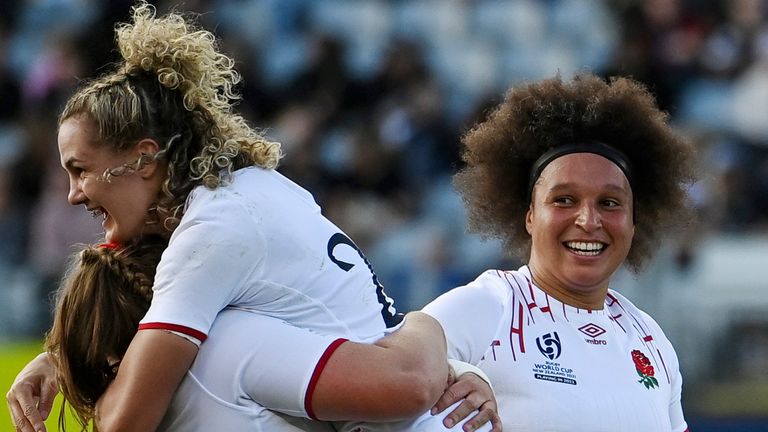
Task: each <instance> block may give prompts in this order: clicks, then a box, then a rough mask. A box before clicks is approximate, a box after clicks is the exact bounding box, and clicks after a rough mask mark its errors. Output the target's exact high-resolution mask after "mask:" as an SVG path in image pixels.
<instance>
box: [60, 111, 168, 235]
mask: <svg viewBox="0 0 768 432" xmlns="http://www.w3.org/2000/svg"><path fill="white" fill-rule="evenodd" d="M58 141H59V154H60V156H61V165H62V166H63V167H64V169H65V170H66V171H67V175H68V176H69V195H68V197H67V199H68V201H69V203H70V204H72V205H79V204H82V205H84V206H85V207H86V208H87V209H88V211H91V212H92V213H93V214H94V216H95V217H97V216H101V217H103V219H104V221H103V222H102V226H103V227H104V231H105V234H106V240H107V241H108V242H115V243H125V242H127V241H128V240H130V239H132V238H135V237H136V236H138V235H140V234H142V233H145V232H147V229H146V228H147V225H146V224H145V220H146V218H147V214H148V210H149V208H150V206H151V205H152V203H153V202H154V201H155V199H156V198H157V195H158V192H159V191H160V185H161V183H162V175H161V174H160V173H159V170H157V169H156V165H157V164H150V165H149V166H147V167H146V168H143V169H141V170H138V171H136V172H134V173H132V174H129V175H123V176H113V177H111V178H110V180H109V181H106V180H104V172H105V170H107V169H111V168H116V167H120V166H123V165H124V164H126V163H130V164H132V163H135V162H136V161H137V160H138V158H139V156H140V155H141V153H152V152H153V144H154V142H153V141H151V140H143V141H141V142H139V143H137V144H136V145H135V146H133V147H131V148H130V149H128V150H126V151H125V152H121V153H116V152H115V151H113V150H111V149H110V148H109V147H107V146H106V145H104V144H102V143H99V142H98V139H97V134H96V128H95V126H94V125H93V124H92V122H91V121H89V120H88V119H86V118H84V117H70V118H68V119H66V120H64V121H63V122H62V123H61V126H60V127H59V137H58ZM154 151H156V149H155V150H154Z"/></svg>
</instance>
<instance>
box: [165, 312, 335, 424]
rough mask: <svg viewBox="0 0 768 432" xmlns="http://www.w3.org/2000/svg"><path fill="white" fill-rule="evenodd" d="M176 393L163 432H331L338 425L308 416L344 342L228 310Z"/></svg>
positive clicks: (223, 314) (274, 320) (218, 322)
mask: <svg viewBox="0 0 768 432" xmlns="http://www.w3.org/2000/svg"><path fill="white" fill-rule="evenodd" d="M210 336H211V338H210V339H209V340H208V341H206V342H205V343H204V344H202V345H201V346H200V351H199V352H198V354H197V357H196V358H195V361H194V363H193V364H192V366H191V367H190V369H189V371H187V374H186V375H185V377H184V379H183V380H182V382H181V385H180V386H179V388H178V389H177V390H176V393H174V396H173V399H172V400H171V404H170V406H169V407H168V410H167V411H166V414H165V417H164V418H163V420H162V422H161V424H160V426H159V428H158V430H159V431H163V432H177V431H178V432H190V431H255V432H296V431H314V432H326V431H328V432H330V431H334V430H335V429H334V428H333V427H332V426H331V425H330V423H325V422H320V421H314V420H309V419H307V418H300V417H291V416H289V415H284V414H281V413H278V412H275V411H270V410H268V409H266V408H265V407H264V406H265V405H267V406H271V407H272V408H275V409H282V410H283V411H285V412H287V413H289V414H297V415H301V416H303V415H304V411H305V408H304V407H305V405H306V404H308V400H309V399H308V398H311V397H312V390H313V386H314V383H315V382H316V374H315V372H316V371H317V370H321V369H322V366H319V365H322V364H324V363H325V362H326V361H327V360H328V358H329V357H330V355H331V354H332V353H333V350H334V349H335V348H336V347H338V346H339V345H340V344H341V343H342V342H343V340H340V339H337V338H334V337H330V336H323V335H320V334H316V333H312V332H310V331H309V330H306V329H300V328H298V327H293V326H291V325H288V324H286V323H285V322H283V321H280V320H277V319H274V318H270V317H267V316H264V315H260V314H255V313H251V312H245V311H242V310H236V309H225V310H224V311H222V312H221V313H220V314H219V315H218V317H217V318H216V320H215V321H214V324H213V327H211V330H210Z"/></svg>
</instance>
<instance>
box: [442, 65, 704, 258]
mask: <svg viewBox="0 0 768 432" xmlns="http://www.w3.org/2000/svg"><path fill="white" fill-rule="evenodd" d="M667 120H668V118H667V115H666V114H665V113H663V112H662V111H660V110H659V109H658V107H657V106H656V103H655V101H654V98H653V96H652V95H651V94H650V92H649V91H648V90H647V89H646V88H645V87H644V86H642V85H641V84H639V83H638V82H636V81H633V80H631V79H628V78H613V79H611V80H608V81H605V80H603V79H601V78H599V77H597V76H595V75H592V74H588V73H584V74H581V75H578V76H576V77H575V78H574V79H573V80H570V81H563V80H562V79H561V78H560V77H556V78H552V79H547V80H543V81H539V82H534V83H530V84H527V85H520V86H518V87H514V88H512V89H510V90H509V92H508V93H507V95H506V98H505V99H504V101H503V102H502V103H501V104H499V105H498V106H497V107H496V108H495V109H494V110H493V111H492V112H491V113H490V114H489V115H488V117H487V118H486V119H485V120H484V121H482V122H480V123H478V124H477V125H475V126H474V127H473V128H472V129H471V130H470V131H469V132H468V133H467V134H466V135H465V136H464V137H463V139H462V142H463V145H464V151H463V160H464V161H465V162H466V167H465V168H464V169H462V170H461V171H460V172H459V173H458V174H456V176H455V177H454V184H455V186H456V188H457V189H458V191H459V193H460V194H461V196H462V198H463V200H464V202H465V204H466V206H467V208H468V210H469V227H470V229H471V230H472V231H475V232H478V233H480V234H482V235H484V236H487V237H496V238H499V239H501V240H502V241H503V243H504V246H505V249H506V250H507V251H508V252H509V253H510V254H511V255H517V256H518V257H520V258H523V259H527V257H528V254H529V253H530V247H531V239H530V236H529V235H528V232H527V231H526V229H525V215H526V212H527V211H528V207H529V201H528V193H529V192H530V191H529V189H528V188H529V175H530V170H531V166H532V165H533V163H534V161H536V159H538V158H539V156H541V155H542V154H544V153H545V152H547V151H548V150H550V149H552V148H554V147H558V146H561V145H563V144H568V143H582V142H586V141H593V140H594V141H599V142H602V143H605V144H607V145H610V146H611V147H613V148H615V149H617V150H619V151H621V152H622V153H624V154H625V155H626V156H627V157H628V159H629V161H630V163H631V164H632V166H633V182H632V192H633V196H634V200H635V205H634V209H635V236H634V239H633V242H632V247H631V249H630V251H629V254H628V256H627V260H626V262H627V265H628V266H629V267H630V269H631V270H633V271H638V270H639V269H640V268H641V267H642V265H643V264H644V263H645V262H646V261H647V258H648V257H649V256H650V253H651V252H652V251H653V249H654V248H655V247H656V245H657V243H658V242H659V239H660V238H661V237H662V236H663V235H665V234H670V233H671V232H672V231H673V230H674V229H675V228H676V227H678V226H679V225H681V224H684V223H686V222H688V221H689V220H690V216H691V214H692V212H691V210H690V207H689V206H687V203H688V199H687V188H688V186H689V185H690V184H691V183H692V181H693V178H694V157H693V156H694V150H693V147H692V146H691V145H690V143H688V142H687V141H686V140H684V139H683V138H682V137H681V136H679V135H678V134H676V133H675V132H674V131H673V130H672V128H671V127H670V126H669V124H668V123H667Z"/></svg>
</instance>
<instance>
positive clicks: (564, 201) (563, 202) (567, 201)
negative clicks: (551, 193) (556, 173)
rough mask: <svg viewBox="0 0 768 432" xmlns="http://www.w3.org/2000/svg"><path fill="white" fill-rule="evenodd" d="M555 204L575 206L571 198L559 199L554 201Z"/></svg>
mask: <svg viewBox="0 0 768 432" xmlns="http://www.w3.org/2000/svg"><path fill="white" fill-rule="evenodd" d="M553 202H554V203H555V204H561V205H570V204H573V198H571V197H557V198H555V199H554V200H553Z"/></svg>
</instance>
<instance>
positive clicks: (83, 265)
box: [45, 236, 167, 430]
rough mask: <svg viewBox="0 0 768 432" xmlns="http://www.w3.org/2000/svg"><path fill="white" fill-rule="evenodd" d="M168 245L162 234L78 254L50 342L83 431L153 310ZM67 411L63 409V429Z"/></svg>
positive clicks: (61, 293) (89, 248)
mask: <svg viewBox="0 0 768 432" xmlns="http://www.w3.org/2000/svg"><path fill="white" fill-rule="evenodd" d="M166 246H167V240H166V239H165V238H163V237H160V236H151V237H145V238H142V239H140V240H139V241H137V242H135V243H132V244H131V245H129V246H127V247H124V248H118V249H114V248H110V247H104V246H86V247H84V248H83V250H82V251H80V252H79V253H77V254H75V255H74V260H73V261H72V263H71V264H70V266H69V270H68V271H67V274H66V276H65V278H64V281H63V283H62V285H61V286H60V288H59V290H58V292H57V293H56V309H55V312H54V319H53V326H52V328H51V330H50V331H49V332H48V334H47V335H46V340H45V346H46V350H47V351H48V353H49V354H50V357H51V359H52V361H53V363H54V365H55V366H56V371H57V379H58V383H59V387H60V389H61V392H62V394H63V395H64V399H65V400H66V401H67V402H68V403H69V404H70V405H71V407H72V409H73V410H74V411H75V413H76V416H77V419H78V422H79V423H80V425H81V426H82V428H83V430H85V428H86V427H87V425H88V423H89V422H90V421H91V420H92V419H93V418H94V410H95V407H96V401H98V399H99V397H100V396H101V395H102V394H103V393H104V391H105V390H106V389H107V386H108V385H109V383H110V382H112V380H113V379H114V378H115V374H116V365H115V361H119V359H122V357H123V355H124V354H125V351H126V350H127V349H128V345H129V344H130V342H131V340H132V339H133V336H134V335H135V334H136V331H137V329H138V325H139V321H140V320H141V318H142V317H143V316H144V315H145V313H146V311H147V309H148V308H149V304H150V301H151V299H152V284H153V282H154V278H155V268H156V266H157V264H158V262H159V261H160V255H161V254H162V251H163V250H164V249H165V247H166ZM63 413H64V409H63V408H62V412H61V415H60V417H59V425H60V427H61V428H62V430H63V428H64V426H65V425H64V415H63Z"/></svg>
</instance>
